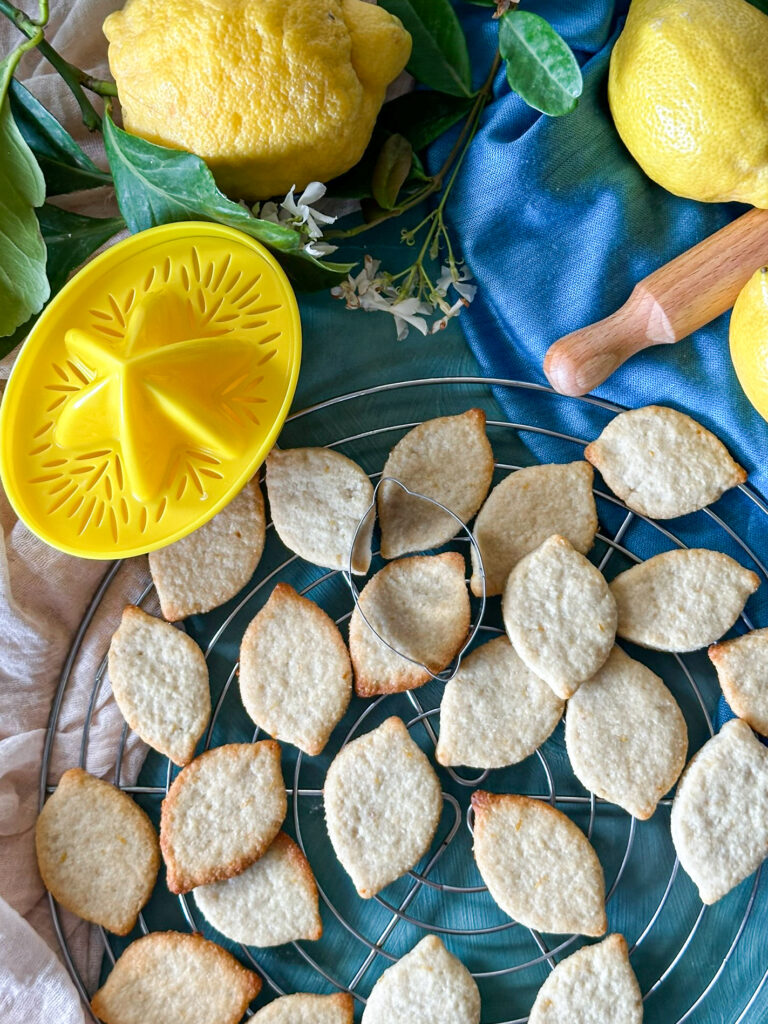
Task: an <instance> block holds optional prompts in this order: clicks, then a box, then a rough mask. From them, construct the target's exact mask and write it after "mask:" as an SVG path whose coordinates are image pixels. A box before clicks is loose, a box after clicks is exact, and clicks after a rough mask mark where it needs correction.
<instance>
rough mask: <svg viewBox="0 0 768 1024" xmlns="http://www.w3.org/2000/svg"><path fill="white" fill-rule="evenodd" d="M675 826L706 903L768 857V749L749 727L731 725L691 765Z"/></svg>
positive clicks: (683, 781)
mask: <svg viewBox="0 0 768 1024" xmlns="http://www.w3.org/2000/svg"><path fill="white" fill-rule="evenodd" d="M671 823H672V841H673V843H674V844H675V850H676V851H677V856H678V857H679V858H680V863H681V864H682V865H683V867H684V868H685V870H686V871H687V872H688V874H689V875H690V876H691V878H692V879H693V881H694V882H695V884H696V885H697V887H698V890H699V896H700V897H701V901H702V903H716V902H717V900H719V899H721V898H722V897H723V896H725V894H726V893H728V892H730V891H731V889H733V888H734V886H736V885H738V884H739V882H743V881H744V879H745V878H748V877H749V875H751V874H752V872H753V871H756V870H757V868H758V867H759V866H760V864H761V863H762V862H763V860H765V858H766V857H767V856H768V748H766V747H764V746H763V744H762V743H761V742H760V740H759V739H758V738H757V737H756V736H755V734H754V733H753V732H752V730H751V729H750V727H749V726H748V725H747V723H746V722H742V721H741V719H739V718H736V719H733V720H732V721H730V722H726V723H725V725H724V726H723V727H722V729H721V730H720V732H719V733H718V734H717V736H713V737H712V739H711V740H708V741H707V742H706V743H705V744H704V746H703V747H702V748H701V750H700V751H699V752H698V754H696V755H695V757H694V758H693V759H692V760H691V762H690V763H689V765H688V767H687V768H686V769H685V772H684V773H683V777H682V779H681V780H680V783H679V785H678V787H677V793H676V794H675V799H674V803H673V804H672V819H671Z"/></svg>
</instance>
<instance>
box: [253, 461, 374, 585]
mask: <svg viewBox="0 0 768 1024" xmlns="http://www.w3.org/2000/svg"><path fill="white" fill-rule="evenodd" d="M267 495H268V496H269V508H270V511H271V513H272V522H273V523H274V525H275V529H276V530H277V533H278V536H279V537H280V540H281V541H282V542H283V544H285V546H286V547H287V548H290V549H291V551H295V552H296V554H297V555H298V556H299V557H300V558H303V559H305V560H306V561H307V562H313V563H314V564H315V565H320V566H323V567H325V568H327V569H347V568H348V567H349V560H350V559H349V556H350V551H351V548H352V544H353V543H355V551H354V554H353V556H352V572H356V573H366V572H368V566H369V565H370V564H371V536H372V534H373V520H374V516H373V511H372V510H371V514H370V516H369V517H368V518H367V519H366V521H365V523H364V524H363V525H362V526H361V527H360V531H359V533H358V534H357V541H356V542H355V531H356V530H357V528H358V525H359V524H360V522H361V520H362V519H363V516H365V514H366V511H367V509H368V508H370V506H371V505H372V504H373V484H372V483H371V481H370V480H369V479H368V476H367V474H366V473H365V472H364V471H363V470H362V469H361V468H360V466H358V464H357V463H356V462H353V461H352V459H348V458H347V456H346V455H342V454H341V452H335V451H333V450H332V449H330V448H290V449H287V450H285V451H282V450H281V449H279V448H273V450H272V452H271V453H270V455H269V457H268V458H267Z"/></svg>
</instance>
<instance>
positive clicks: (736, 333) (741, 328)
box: [730, 267, 768, 420]
mask: <svg viewBox="0 0 768 1024" xmlns="http://www.w3.org/2000/svg"><path fill="white" fill-rule="evenodd" d="M730 342H731V359H732V360H733V366H734V369H735V370H736V376H737V377H738V378H739V383H740V384H741V386H742V388H744V393H745V394H746V396H747V398H748V399H749V400H750V402H751V403H752V405H754V407H755V408H756V409H757V411H758V412H759V413H760V415H761V416H762V417H763V419H765V420H768V267H761V268H760V270H758V271H756V273H754V274H753V275H752V277H751V278H750V279H749V281H747V283H746V284H745V285H744V287H743V288H742V289H741V292H740V293H739V297H738V299H737V300H736V305H735V306H734V307H733V312H732V313H731V328H730Z"/></svg>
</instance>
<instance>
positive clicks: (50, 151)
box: [8, 79, 112, 196]
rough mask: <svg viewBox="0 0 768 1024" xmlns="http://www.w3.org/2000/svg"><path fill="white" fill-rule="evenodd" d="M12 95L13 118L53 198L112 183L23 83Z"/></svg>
mask: <svg viewBox="0 0 768 1024" xmlns="http://www.w3.org/2000/svg"><path fill="white" fill-rule="evenodd" d="M8 96H9V99H10V101H11V113H12V114H13V119H14V121H15V122H16V126H17V128H18V129H19V131H20V132H21V134H22V137H23V138H24V141H25V142H26V143H27V145H28V146H29V148H30V149H31V150H32V152H33V153H34V154H35V156H36V157H37V162H38V164H39V165H40V169H41V171H42V172H43V175H44V177H45V184H46V191H47V193H48V195H49V196H61V195H64V194H65V193H67V192H78V191H79V190H80V189H87V188H97V187H98V186H99V185H111V184H112V178H111V176H110V175H109V174H108V172H107V171H102V170H100V168H98V167H97V166H96V164H95V163H94V162H93V161H92V160H91V159H90V157H88V156H86V154H85V153H84V152H83V151H82V149H81V148H80V147H79V146H78V144H77V143H76V142H75V140H74V139H73V138H72V136H71V135H70V134H69V132H67V131H65V130H64V128H62V127H61V125H60V124H59V122H58V121H57V120H56V118H55V117H54V116H53V115H52V114H50V113H49V112H48V111H47V110H46V109H45V107H44V106H43V105H42V103H39V102H38V101H37V100H36V99H35V97H34V96H33V95H32V93H31V92H29V90H27V89H25V88H24V86H23V85H22V84H21V83H20V82H17V81H16V80H15V79H14V80H13V81H12V82H11V87H10V89H9V91H8Z"/></svg>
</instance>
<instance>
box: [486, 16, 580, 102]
mask: <svg viewBox="0 0 768 1024" xmlns="http://www.w3.org/2000/svg"><path fill="white" fill-rule="evenodd" d="M499 25H500V27H499V52H500V53H501V56H502V57H503V58H504V60H505V61H506V64H507V81H508V82H509V85H510V88H511V89H513V90H514V92H516V93H517V94H518V95H519V96H521V97H522V98H523V99H524V100H525V102H526V103H527V104H528V105H529V106H531V107H534V108H535V109H536V110H540V111H542V113H544V114H550V115H551V116H552V117H560V116H561V115H562V114H568V113H570V111H571V110H573V109H574V107H575V106H576V104H577V103H578V101H579V96H581V90H582V87H583V83H582V78H581V69H580V68H579V65H578V62H577V61H576V58H575V57H574V55H573V53H572V51H571V48H570V47H569V46H568V44H567V43H566V42H565V40H564V39H562V38H561V37H560V36H559V35H558V34H557V32H555V30H554V29H553V28H552V26H551V25H550V24H549V22H547V21H545V20H544V18H541V17H539V15H538V14H532V13H531V12H530V11H508V12H507V13H506V14H505V15H504V17H503V18H502V19H501V21H500V23H499Z"/></svg>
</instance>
